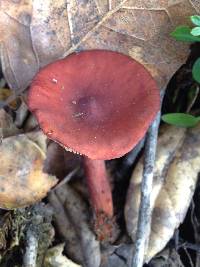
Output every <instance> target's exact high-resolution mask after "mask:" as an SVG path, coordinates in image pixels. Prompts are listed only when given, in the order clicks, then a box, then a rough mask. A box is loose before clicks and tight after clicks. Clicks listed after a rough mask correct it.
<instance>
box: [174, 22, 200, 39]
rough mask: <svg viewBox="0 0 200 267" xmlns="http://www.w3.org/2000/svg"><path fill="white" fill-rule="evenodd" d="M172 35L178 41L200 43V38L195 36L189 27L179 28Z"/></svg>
mask: <svg viewBox="0 0 200 267" xmlns="http://www.w3.org/2000/svg"><path fill="white" fill-rule="evenodd" d="M170 35H171V36H172V37H174V38H175V39H176V40H178V41H184V42H200V37H198V36H193V35H192V34H191V29H190V27H188V26H179V27H177V28H176V29H175V30H174V31H173V32H172V33H171V34H170Z"/></svg>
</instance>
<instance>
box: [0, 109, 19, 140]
mask: <svg viewBox="0 0 200 267" xmlns="http://www.w3.org/2000/svg"><path fill="white" fill-rule="evenodd" d="M20 132H21V131H20V130H19V129H18V128H17V127H16V126H15V124H14V122H13V119H12V117H11V116H10V115H9V114H8V113H7V112H6V111H5V110H4V109H1V110H0V141H1V140H2V139H3V138H5V137H8V136H13V135H16V134H19V133H20Z"/></svg>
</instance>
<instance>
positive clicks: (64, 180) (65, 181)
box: [52, 167, 80, 191]
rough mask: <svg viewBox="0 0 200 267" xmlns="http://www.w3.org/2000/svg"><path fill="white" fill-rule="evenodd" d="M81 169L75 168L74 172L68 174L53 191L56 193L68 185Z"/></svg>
mask: <svg viewBox="0 0 200 267" xmlns="http://www.w3.org/2000/svg"><path fill="white" fill-rule="evenodd" d="M79 169H80V168H79V167H77V168H75V169H74V170H72V171H71V172H70V173H68V174H67V175H66V176H65V178H64V179H63V180H62V181H61V182H60V183H58V184H57V185H56V186H55V187H54V188H53V189H52V191H56V190H57V189H58V188H60V187H61V186H63V185H64V184H67V183H68V182H69V181H70V180H71V179H72V177H73V176H74V175H75V174H77V172H78V171H79Z"/></svg>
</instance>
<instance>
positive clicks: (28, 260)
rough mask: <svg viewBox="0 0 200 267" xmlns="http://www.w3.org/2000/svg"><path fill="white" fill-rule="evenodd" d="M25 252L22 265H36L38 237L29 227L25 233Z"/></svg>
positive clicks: (31, 266)
mask: <svg viewBox="0 0 200 267" xmlns="http://www.w3.org/2000/svg"><path fill="white" fill-rule="evenodd" d="M26 242H27V245H26V252H25V254H24V258H23V260H24V265H23V267H36V261H37V250H38V237H37V234H36V233H35V232H34V230H33V229H29V230H28V231H27V234H26Z"/></svg>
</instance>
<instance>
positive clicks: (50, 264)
mask: <svg viewBox="0 0 200 267" xmlns="http://www.w3.org/2000/svg"><path fill="white" fill-rule="evenodd" d="M63 249H64V244H60V245H57V246H55V247H53V248H50V249H48V251H47V253H46V256H45V259H44V265H43V266H44V267H81V265H77V264H76V263H74V262H72V261H71V260H69V259H68V258H67V257H66V256H64V255H63V254H62V253H63Z"/></svg>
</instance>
